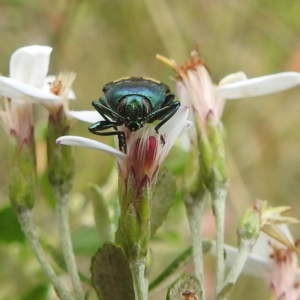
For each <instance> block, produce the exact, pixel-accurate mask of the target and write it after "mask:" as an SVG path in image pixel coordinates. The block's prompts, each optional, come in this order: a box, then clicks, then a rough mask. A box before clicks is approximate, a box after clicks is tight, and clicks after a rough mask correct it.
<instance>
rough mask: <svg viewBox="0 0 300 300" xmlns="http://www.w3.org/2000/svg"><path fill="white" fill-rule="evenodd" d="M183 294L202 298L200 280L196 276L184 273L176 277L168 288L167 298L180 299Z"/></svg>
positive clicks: (171, 299) (168, 299)
mask: <svg viewBox="0 0 300 300" xmlns="http://www.w3.org/2000/svg"><path fill="white" fill-rule="evenodd" d="M184 295H186V296H187V295H195V296H197V297H198V299H202V297H201V286H200V282H199V280H198V279H197V278H196V277H194V276H190V275H185V276H182V277H180V278H179V279H177V280H176V281H175V282H174V283H173V284H172V285H171V286H170V287H169V289H168V294H167V300H182V299H183V297H182V296H184ZM188 299H189V298H188ZM191 299H193V298H191ZM195 299H196V298H195Z"/></svg>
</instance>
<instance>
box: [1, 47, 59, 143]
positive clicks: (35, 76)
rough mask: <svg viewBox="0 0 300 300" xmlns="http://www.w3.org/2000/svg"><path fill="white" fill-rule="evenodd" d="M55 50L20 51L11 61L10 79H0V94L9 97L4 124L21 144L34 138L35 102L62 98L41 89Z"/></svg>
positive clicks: (17, 51)
mask: <svg viewBox="0 0 300 300" xmlns="http://www.w3.org/2000/svg"><path fill="white" fill-rule="evenodd" d="M51 51H52V48H50V47H47V46H29V47H23V48H19V49H18V50H16V51H15V52H14V53H13V55H12V57H11V60H10V67H9V69H10V77H4V76H0V95H1V96H3V97H5V98H7V99H6V101H5V104H4V108H5V109H4V110H3V111H1V112H0V117H1V121H2V123H3V125H4V128H5V129H6V131H7V133H8V134H11V135H13V136H15V137H17V139H18V140H19V141H21V142H25V141H26V140H29V139H31V138H32V133H33V128H32V100H35V101H57V100H58V99H59V97H57V96H56V95H53V94H51V93H47V92H44V91H42V90H41V88H42V87H43V84H44V80H45V78H46V75H47V72H48V65H49V57H50V53H51Z"/></svg>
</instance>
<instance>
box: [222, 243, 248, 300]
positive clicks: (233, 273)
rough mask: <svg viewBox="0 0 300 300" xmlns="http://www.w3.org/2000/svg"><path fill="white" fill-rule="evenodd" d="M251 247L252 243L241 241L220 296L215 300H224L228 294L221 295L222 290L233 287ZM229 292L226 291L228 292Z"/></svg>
mask: <svg viewBox="0 0 300 300" xmlns="http://www.w3.org/2000/svg"><path fill="white" fill-rule="evenodd" d="M252 247H253V243H252V242H249V241H245V240H242V241H241V243H240V245H239V251H238V253H237V256H236V258H235V261H234V263H233V266H232V268H231V270H230V272H229V274H228V275H227V277H226V280H225V282H224V284H223V286H222V289H221V290H220V292H221V293H220V294H219V295H218V296H217V300H225V299H226V298H227V295H228V293H222V290H223V289H226V286H229V285H230V286H233V285H234V284H235V283H236V281H237V280H238V278H239V276H240V274H241V272H242V270H243V267H244V265H245V263H246V261H247V258H248V256H249V254H250V252H251V249H252ZM230 290H231V288H230V289H228V292H229V291H230Z"/></svg>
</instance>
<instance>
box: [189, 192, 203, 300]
mask: <svg viewBox="0 0 300 300" xmlns="http://www.w3.org/2000/svg"><path fill="white" fill-rule="evenodd" d="M204 197H205V196H204ZM204 197H203V198H202V199H201V200H200V201H199V199H198V201H191V203H192V204H188V202H189V201H185V203H186V210H187V216H188V221H189V227H190V232H191V237H192V247H193V262H194V270H195V271H194V272H195V276H196V278H197V279H198V280H199V282H200V286H201V294H202V295H201V299H203V300H205V287H204V267H203V246H202V243H203V238H202V231H201V223H202V214H203V209H204V207H205V203H206V201H205V198H204Z"/></svg>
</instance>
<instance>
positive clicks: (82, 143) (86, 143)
mask: <svg viewBox="0 0 300 300" xmlns="http://www.w3.org/2000/svg"><path fill="white" fill-rule="evenodd" d="M56 143H57V144H63V145H69V146H77V147H85V148H91V149H96V150H100V151H103V152H106V153H108V154H110V155H112V156H114V158H116V159H118V160H124V159H125V158H126V157H127V156H126V154H124V153H122V152H121V151H119V150H117V149H115V148H113V147H110V146H108V145H106V144H103V143H100V142H97V141H95V140H91V139H87V138H84V137H80V136H73V135H66V136H61V137H60V138H58V139H57V140H56Z"/></svg>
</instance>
